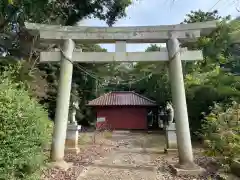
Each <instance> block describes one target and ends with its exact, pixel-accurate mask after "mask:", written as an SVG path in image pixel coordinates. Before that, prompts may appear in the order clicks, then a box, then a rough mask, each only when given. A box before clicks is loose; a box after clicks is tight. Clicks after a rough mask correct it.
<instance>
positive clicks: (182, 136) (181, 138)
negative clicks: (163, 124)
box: [167, 37, 193, 167]
mask: <svg viewBox="0 0 240 180" xmlns="http://www.w3.org/2000/svg"><path fill="white" fill-rule="evenodd" d="M167 48H168V53H169V59H170V62H169V77H170V83H171V92H172V101H173V107H174V117H175V121H176V134H177V147H178V153H179V164H180V165H182V166H183V167H184V166H188V165H190V166H191V165H192V164H193V152H192V143H191V137H190V130H189V122H188V112H187V103H186V96H185V88H184V81H183V74H182V63H181V59H180V47H179V41H178V39H177V38H175V37H172V38H171V39H169V40H168V42H167Z"/></svg>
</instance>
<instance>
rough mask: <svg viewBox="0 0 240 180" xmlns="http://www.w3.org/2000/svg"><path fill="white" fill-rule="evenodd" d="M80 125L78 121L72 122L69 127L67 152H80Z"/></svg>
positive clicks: (66, 142) (66, 143) (66, 144)
mask: <svg viewBox="0 0 240 180" xmlns="http://www.w3.org/2000/svg"><path fill="white" fill-rule="evenodd" d="M80 129H81V128H80V126H79V125H77V124H76V123H70V124H68V127H67V136H66V141H65V152H71V153H74V154H78V153H79V147H78V131H79V130H80Z"/></svg>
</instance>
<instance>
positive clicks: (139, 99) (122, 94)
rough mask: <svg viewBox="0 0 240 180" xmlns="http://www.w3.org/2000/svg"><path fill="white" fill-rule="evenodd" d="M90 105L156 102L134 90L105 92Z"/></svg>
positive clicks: (145, 104)
mask: <svg viewBox="0 0 240 180" xmlns="http://www.w3.org/2000/svg"><path fill="white" fill-rule="evenodd" d="M88 105H89V106H155V105H156V102H155V101H153V100H150V99H148V98H146V97H144V96H142V95H140V94H137V93H135V92H132V91H117V92H109V93H107V94H104V95H102V96H100V97H98V98H96V99H94V100H92V101H90V102H89V103H88Z"/></svg>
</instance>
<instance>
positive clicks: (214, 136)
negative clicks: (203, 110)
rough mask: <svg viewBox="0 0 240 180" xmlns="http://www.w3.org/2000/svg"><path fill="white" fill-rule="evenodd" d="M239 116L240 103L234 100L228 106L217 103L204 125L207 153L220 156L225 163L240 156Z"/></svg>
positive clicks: (203, 134) (206, 117) (229, 162)
mask: <svg viewBox="0 0 240 180" xmlns="http://www.w3.org/2000/svg"><path fill="white" fill-rule="evenodd" d="M239 118H240V104H237V103H236V102H233V103H232V104H231V105H230V106H228V107H225V106H223V105H220V104H215V106H214V107H213V109H212V111H211V113H210V114H209V115H207V116H205V120H204V124H203V125H202V132H203V133H202V136H203V138H204V140H205V145H206V147H207V148H206V153H207V155H209V156H216V157H218V158H220V159H221V160H223V164H231V162H232V160H233V159H235V158H239V157H240V134H239V132H240V119H239Z"/></svg>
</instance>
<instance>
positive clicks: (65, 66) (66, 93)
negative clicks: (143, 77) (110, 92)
mask: <svg viewBox="0 0 240 180" xmlns="http://www.w3.org/2000/svg"><path fill="white" fill-rule="evenodd" d="M25 26H26V28H27V30H28V31H29V32H30V33H31V34H33V35H39V38H40V40H43V41H44V42H48V43H62V42H64V45H63V49H62V50H61V51H60V50H59V51H50V52H41V54H40V61H41V62H58V61H60V60H61V72H60V80H59V87H58V97H57V108H56V115H55V126H54V133H53V145H52V154H51V158H52V160H53V161H61V160H63V157H64V145H65V139H66V129H67V119H68V109H69V99H70V91H71V82H72V72H73V62H76V63H77V62H88V63H92V62H95V63H97V62H99V63H102V62H112V61H118V62H140V61H147V62H158V61H169V76H170V81H171V92H172V101H173V106H174V110H175V118H176V134H177V142H178V143H177V144H178V152H179V165H180V167H182V168H183V169H184V168H187V167H188V168H189V167H193V166H194V162H193V152H192V144H191V137H190V130H189V122H188V112H187V105H186V97H185V88H184V81H183V74H182V64H181V59H182V60H201V59H202V58H203V57H202V52H201V51H184V50H181V49H180V46H179V45H180V42H183V41H184V42H186V41H190V40H191V41H192V40H196V38H198V37H200V36H201V35H208V34H209V33H210V32H211V31H212V30H213V29H215V28H216V21H209V22H202V23H192V24H179V25H164V26H145V27H141V26H139V27H79V26H74V27H70V26H57V25H44V24H34V23H25ZM74 42H77V43H99V44H102V43H116V52H82V51H81V49H79V50H77V49H76V50H75V43H74ZM126 43H167V51H160V52H126Z"/></svg>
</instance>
